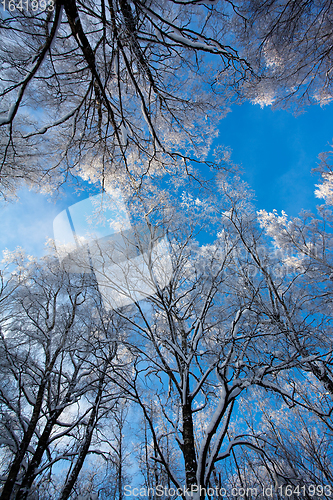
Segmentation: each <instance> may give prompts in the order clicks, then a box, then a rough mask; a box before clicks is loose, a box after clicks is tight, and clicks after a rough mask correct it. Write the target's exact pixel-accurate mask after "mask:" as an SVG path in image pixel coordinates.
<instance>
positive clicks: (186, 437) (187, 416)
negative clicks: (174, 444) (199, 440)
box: [182, 403, 197, 488]
mask: <svg viewBox="0 0 333 500" xmlns="http://www.w3.org/2000/svg"><path fill="white" fill-rule="evenodd" d="M182 410H183V441H184V445H183V454H184V460H185V473H186V487H187V488H190V487H191V486H192V485H196V484H197V477H196V476H197V474H196V473H197V458H196V455H195V444H194V431H193V418H192V408H191V403H186V404H184V405H183V408H182Z"/></svg>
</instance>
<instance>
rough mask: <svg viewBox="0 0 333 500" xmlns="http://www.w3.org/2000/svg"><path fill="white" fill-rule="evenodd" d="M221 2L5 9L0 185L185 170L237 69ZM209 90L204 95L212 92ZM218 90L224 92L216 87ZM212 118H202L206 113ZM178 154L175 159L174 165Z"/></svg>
mask: <svg viewBox="0 0 333 500" xmlns="http://www.w3.org/2000/svg"><path fill="white" fill-rule="evenodd" d="M229 11H230V6H229V3H228V2H217V3H215V2H212V1H207V2H197V1H187V2H178V1H170V2H169V1H168V2H164V1H156V2H155V1H153V2H151V1H150V2H141V1H134V2H129V1H127V0H120V1H118V0H117V1H109V2H104V0H102V1H98V2H92V1H90V0H87V1H84V2H78V1H76V0H66V1H61V0H60V1H55V2H53V1H48V2H47V1H46V2H45V9H44V10H40V9H38V10H37V11H36V12H31V11H30V12H27V11H26V10H23V11H22V12H21V11H20V10H19V9H16V10H15V11H13V10H12V11H11V12H9V11H6V12H4V13H3V12H2V20H1V28H2V29H1V54H0V60H1V70H2V77H1V84H0V95H1V99H2V104H1V119H0V125H1V145H2V146H1V147H2V160H1V170H0V172H1V187H2V191H3V192H6V191H11V190H12V189H14V184H15V185H17V184H19V183H20V180H21V179H25V180H27V181H30V182H32V183H36V182H37V183H40V185H41V187H42V188H44V189H46V190H47V189H51V187H52V186H54V185H59V184H61V183H62V182H64V181H65V180H66V179H67V178H68V176H70V175H71V174H73V175H77V174H79V175H81V176H82V177H83V178H85V179H90V180H92V181H98V182H100V183H102V184H103V183H104V181H105V179H106V178H108V177H109V176H110V175H114V174H115V173H116V174H117V176H118V178H119V177H121V176H122V175H123V174H124V173H125V172H127V175H128V176H129V178H127V181H128V180H129V179H130V180H132V182H133V183H134V186H135V187H137V186H136V184H135V183H136V182H139V181H140V179H141V177H142V176H143V175H145V174H146V173H148V172H149V173H150V174H151V175H152V174H154V173H156V172H163V173H165V172H174V171H176V172H177V171H178V170H179V171H181V172H186V169H187V168H188V169H190V166H189V165H188V161H189V159H190V157H192V156H193V157H194V158H197V159H203V158H204V156H205V149H206V146H207V145H208V144H209V143H210V142H211V140H212V137H213V135H214V132H213V130H214V128H213V124H214V121H216V119H219V118H221V116H223V115H224V114H225V111H226V102H227V101H228V99H229V97H230V96H229V97H228V96H226V95H223V92H219V91H217V92H215V90H218V88H219V87H220V86H221V84H220V83H219V82H220V79H221V78H222V79H223V81H227V80H228V82H229V84H230V86H231V87H232V86H233V85H237V82H239V81H241V80H242V79H243V78H245V77H246V75H247V72H249V66H248V64H247V63H246V62H245V61H244V60H243V59H242V58H241V57H240V56H239V54H238V52H237V51H236V50H235V49H234V48H232V47H230V46H229V44H228V41H229V35H228V33H229V25H228V15H229V14H228V13H229ZM212 87H213V92H212ZM219 94H221V95H219ZM208 117H209V119H208ZM179 158H183V160H184V161H183V162H180V163H179V162H178V160H179ZM179 165H180V166H179Z"/></svg>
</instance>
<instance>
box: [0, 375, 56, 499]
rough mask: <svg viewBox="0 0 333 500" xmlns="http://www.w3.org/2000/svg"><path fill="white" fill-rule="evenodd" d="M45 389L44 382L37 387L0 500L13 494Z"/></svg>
mask: <svg viewBox="0 0 333 500" xmlns="http://www.w3.org/2000/svg"><path fill="white" fill-rule="evenodd" d="M45 387H46V382H44V383H43V384H41V385H40V387H39V390H38V394H37V398H36V404H35V406H34V410H33V413H32V416H31V419H30V422H29V425H28V427H27V430H26V431H25V433H24V436H23V439H22V441H21V444H20V447H19V449H18V451H17V453H16V455H15V458H14V460H13V463H12V465H11V467H10V470H9V473H8V477H7V480H6V482H5V485H4V487H3V489H2V492H1V497H0V500H9V498H10V497H11V494H12V492H13V489H14V486H15V482H16V480H17V476H18V473H19V472H20V467H21V463H22V460H23V459H24V456H25V454H26V451H27V449H28V447H29V444H30V441H31V438H32V436H33V434H34V432H35V429H36V425H37V422H38V419H39V415H40V409H41V406H42V403H43V398H44V392H45Z"/></svg>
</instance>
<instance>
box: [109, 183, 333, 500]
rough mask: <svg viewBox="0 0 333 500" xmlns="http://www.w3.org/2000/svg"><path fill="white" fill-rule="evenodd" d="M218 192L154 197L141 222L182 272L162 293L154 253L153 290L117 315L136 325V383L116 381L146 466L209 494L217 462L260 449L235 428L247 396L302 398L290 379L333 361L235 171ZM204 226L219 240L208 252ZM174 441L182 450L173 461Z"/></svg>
mask: <svg viewBox="0 0 333 500" xmlns="http://www.w3.org/2000/svg"><path fill="white" fill-rule="evenodd" d="M218 187H219V189H220V194H219V195H216V196H214V195H213V192H212V191H211V192H209V194H210V196H208V195H207V192H205V190H206V189H207V187H205V189H202V192H201V193H200V194H198V196H192V195H191V194H190V193H186V192H184V193H183V194H182V196H181V197H180V200H179V202H178V203H177V201H175V200H177V196H174V197H173V199H172V203H171V202H169V201H168V200H167V199H166V198H165V201H164V204H163V203H162V202H161V200H158V201H156V199H155V198H154V201H155V204H156V205H155V207H154V205H153V203H151V204H149V203H148V202H147V199H145V200H144V202H145V203H142V207H141V208H142V211H143V217H142V219H143V220H146V223H147V225H148V229H149V231H152V232H151V237H152V238H153V236H154V232H153V229H152V228H154V227H157V226H159V227H160V229H161V230H162V231H163V232H164V234H167V235H168V239H169V243H170V254H171V262H172V272H171V274H170V276H169V282H168V283H167V284H166V285H165V286H164V287H160V286H159V284H158V280H157V279H155V280H154V273H156V269H155V271H154V258H153V254H152V252H151V250H150V251H148V252H147V257H146V259H147V266H148V268H150V270H151V273H150V276H151V278H150V279H151V280H152V281H153V283H154V286H155V293H154V294H151V296H150V297H147V299H146V300H145V301H137V302H135V304H133V305H132V306H130V307H129V308H128V309H121V308H120V309H118V310H117V314H118V315H119V316H121V318H122V319H123V320H124V321H125V322H127V332H128V337H127V339H126V347H127V349H128V350H129V351H130V353H131V356H132V359H133V361H132V363H133V375H132V378H131V379H129V378H128V376H126V377H124V376H122V374H121V372H119V373H118V381H120V380H121V379H122V383H121V387H122V388H123V389H124V391H125V392H126V393H127V395H128V397H129V398H131V399H132V400H133V401H136V403H137V405H139V407H140V408H141V411H142V413H143V416H144V418H145V420H146V424H147V429H148V431H149V432H148V433H147V436H148V438H147V445H146V449H150V460H148V459H147V461H146V469H147V470H148V469H149V468H150V470H151V471H154V465H153V464H156V465H157V466H158V468H160V467H161V466H162V468H163V469H164V473H166V474H167V476H168V480H169V482H170V483H171V485H173V487H174V488H175V489H178V488H179V489H183V488H184V485H186V487H187V488H188V489H189V490H191V488H192V492H193V493H194V497H195V498H199V496H200V498H202V499H203V498H204V497H205V493H204V490H202V492H201V495H199V493H198V492H197V490H199V489H200V487H201V488H206V489H207V488H209V487H212V485H214V487H215V486H217V485H218V484H219V483H218V471H219V462H222V461H224V460H225V459H226V458H227V457H228V456H230V455H231V454H232V453H233V452H234V450H235V449H237V447H240V446H245V447H248V448H250V449H252V450H257V451H258V453H261V452H262V449H261V447H260V446H258V444H257V442H256V440H255V438H254V437H253V436H252V435H250V434H248V433H247V432H246V431H244V428H243V429H242V427H238V428H237V429H236V431H237V432H235V433H231V432H230V429H231V428H232V425H233V421H234V419H235V418H236V414H237V412H235V408H239V407H240V405H241V404H242V403H241V401H242V399H241V398H244V399H246V398H247V395H248V394H249V393H250V392H251V389H252V388H254V387H260V388H262V389H263V390H264V391H265V392H267V393H268V394H269V393H277V394H278V395H279V396H280V397H281V398H286V399H288V400H289V401H291V402H293V401H294V399H295V400H296V396H295V394H294V391H293V388H292V386H289V387H288V388H285V387H284V386H283V385H281V383H280V382H281V377H282V374H284V376H286V377H287V374H288V376H290V377H291V376H292V374H294V373H295V371H296V370H297V369H304V370H310V369H311V370H312V371H313V373H315V374H317V376H318V377H319V378H320V377H321V371H320V370H321V366H325V369H326V368H327V370H328V369H329V364H330V361H329V360H328V361H327V360H326V361H325V363H324V362H323V356H324V354H325V356H327V355H330V353H331V349H330V343H331V336H330V331H329V330H326V333H325V335H326V337H325V338H324V331H323V326H324V324H325V321H324V320H323V321H321V319H320V320H319V321H318V324H316V323H315V322H313V321H311V319H309V317H308V316H305V319H303V318H302V314H305V315H306V313H307V310H306V307H307V305H304V304H303V302H304V300H301V299H300V300H299V301H298V295H297V294H296V287H295V297H294V298H295V300H296V307H295V308H294V310H292V309H291V308H292V300H293V296H292V294H291V293H290V296H289V289H290V288H291V287H292V286H293V283H294V281H295V280H296V278H295V273H294V269H293V268H291V267H290V266H289V267H288V265H287V264H286V263H285V262H284V260H283V256H282V257H281V256H280V255H279V254H275V255H274V256H273V257H270V253H271V244H270V240H269V238H267V236H265V233H264V231H263V230H262V229H261V227H260V225H259V222H258V220H257V215H256V213H255V211H254V209H253V207H251V204H250V202H249V201H248V198H249V196H248V189H247V187H246V185H245V184H244V183H242V182H241V180H240V179H239V177H237V176H236V177H235V178H231V179H228V178H227V177H224V176H222V175H221V176H220V179H219V180H218ZM139 205H140V203H138V204H137V205H136V213H138V212H139ZM148 208H149V209H148ZM204 231H207V232H209V233H210V234H211V242H210V243H205V244H201V245H200V244H199V242H198V239H200V234H201V233H202V232H204ZM264 245H265V246H264ZM148 248H152V247H149V245H148ZM263 250H265V252H263ZM105 279H107V276H106V277H105ZM301 290H302V289H301ZM297 293H298V294H300V293H301V291H298V292H297ZM304 293H305V291H304ZM304 293H303V295H302V296H301V298H302V299H303V298H304ZM281 294H282V295H284V300H285V302H286V304H287V305H288V308H289V309H291V310H292V312H293V313H294V317H293V318H292V320H293V321H294V322H295V324H297V327H298V330H297V331H296V332H294V331H293V330H291V331H290V328H289V330H288V328H287V327H289V326H290V325H289V324H288V323H287V324H284V325H283V326H281V325H282V323H283V319H284V318H283V315H284V314H285V315H286V316H287V317H288V314H289V309H287V312H285V309H284V307H283V305H281V304H280V303H279V301H278V299H279V298H280V295H281ZM302 308H303V309H302ZM280 310H281V311H280ZM279 314H280V316H279ZM326 324H327V322H326ZM301 326H302V329H301ZM313 334H314V336H313V338H312V337H311V335H313ZM321 342H323V343H324V342H326V345H325V344H324V346H323V347H322V346H321ZM299 344H301V345H303V344H304V346H305V347H304V349H302V348H299ZM327 345H329V349H328V350H327ZM314 346H316V350H315V351H314V350H313V348H314ZM148 443H149V445H148ZM170 446H171V448H172V449H177V450H178V455H175V454H174V453H173V455H172V457H173V458H172V459H171V460H170V458H168V453H169V452H168V450H169V449H170ZM272 467H273V469H274V464H272ZM276 473H277V472H276ZM150 484H155V482H154V481H152V480H151V482H150ZM182 494H183V496H184V498H185V496H186V495H185V493H184V490H183V493H182Z"/></svg>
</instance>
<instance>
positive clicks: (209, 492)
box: [124, 484, 273, 500]
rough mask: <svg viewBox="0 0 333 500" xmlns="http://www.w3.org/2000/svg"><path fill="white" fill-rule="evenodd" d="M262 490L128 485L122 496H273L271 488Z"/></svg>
mask: <svg viewBox="0 0 333 500" xmlns="http://www.w3.org/2000/svg"><path fill="white" fill-rule="evenodd" d="M266 490H267V491H265V489H263V491H259V490H258V489H257V488H236V487H235V488H232V489H231V490H230V491H228V490H227V489H226V488H219V487H218V486H215V488H213V487H208V488H204V487H202V486H198V485H192V486H191V487H190V488H186V486H183V487H181V488H172V487H171V488H170V487H169V486H163V485H162V484H158V485H157V486H156V487H155V488H145V487H141V488H140V487H135V488H133V487H132V486H130V485H126V486H125V487H124V496H126V497H135V498H136V497H141V498H151V496H152V497H153V498H154V497H166V498H177V497H180V498H183V497H185V498H188V499H189V500H190V499H192V498H193V499H194V498H202V496H205V497H208V498H211V497H214V496H216V497H217V498H223V497H227V496H230V495H231V496H234V497H238V498H239V497H244V498H245V497H249V496H253V497H255V496H257V494H258V493H261V494H263V495H266V496H268V497H271V496H273V487H270V488H266Z"/></svg>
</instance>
